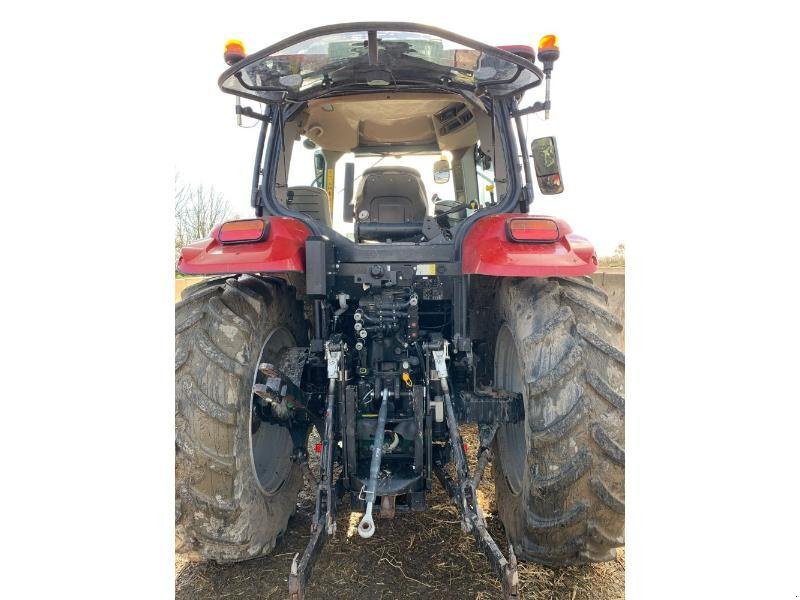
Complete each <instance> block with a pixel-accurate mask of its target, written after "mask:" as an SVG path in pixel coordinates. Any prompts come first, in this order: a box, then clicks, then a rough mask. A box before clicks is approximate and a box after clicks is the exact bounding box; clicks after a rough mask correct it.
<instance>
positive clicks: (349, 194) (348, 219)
mask: <svg viewBox="0 0 800 600" xmlns="http://www.w3.org/2000/svg"><path fill="white" fill-rule="evenodd" d="M355 173H356V165H355V163H351V162H349V163H344V202H343V205H344V206H343V208H342V210H343V213H342V218H343V219H344V222H345V223H352V222H353V212H354V209H353V182H354V181H355Z"/></svg>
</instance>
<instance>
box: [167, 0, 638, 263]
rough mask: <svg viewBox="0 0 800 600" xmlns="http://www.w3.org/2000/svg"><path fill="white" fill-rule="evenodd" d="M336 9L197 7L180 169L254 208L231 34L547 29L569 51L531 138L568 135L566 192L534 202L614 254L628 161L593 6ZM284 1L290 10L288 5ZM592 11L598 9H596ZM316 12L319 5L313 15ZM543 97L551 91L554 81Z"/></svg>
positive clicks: (532, 36)
mask: <svg viewBox="0 0 800 600" xmlns="http://www.w3.org/2000/svg"><path fill="white" fill-rule="evenodd" d="M333 4H335V6H336V9H335V10H334V9H328V10H327V11H326V10H324V9H323V10H315V11H309V12H304V13H303V14H295V15H292V14H287V13H286V12H285V10H284V11H281V12H282V14H280V15H279V17H280V18H275V14H274V12H273V10H274V6H275V5H274V3H264V2H258V3H248V2H241V3H237V5H236V10H235V11H230V14H227V15H221V14H214V15H210V14H203V13H200V14H196V15H194V17H193V19H192V20H191V32H188V33H187V32H184V33H183V34H182V36H181V38H182V40H184V43H183V44H182V46H183V47H182V50H186V55H185V56H184V57H183V59H182V60H181V61H180V64H181V69H180V72H179V73H176V76H177V77H179V78H180V86H181V89H182V90H183V92H185V93H186V96H185V98H186V101H185V102H182V103H181V104H182V106H181V110H180V113H179V115H176V119H177V122H176V127H177V128H178V131H177V135H176V136H175V143H176V147H175V148H174V162H175V168H176V169H177V170H178V171H179V172H180V173H181V175H182V177H183V178H184V179H186V180H187V181H189V182H194V183H203V184H205V185H214V186H215V187H216V188H217V189H218V190H219V191H220V192H222V193H223V194H224V195H225V197H226V198H227V199H228V200H229V201H230V203H231V205H232V207H233V211H234V212H235V213H238V214H240V215H242V216H247V215H250V214H251V209H250V205H249V201H250V178H251V175H252V165H253V157H254V152H255V144H256V138H257V128H252V129H242V128H239V127H237V126H236V124H235V116H234V112H233V110H234V98H233V97H232V96H229V95H227V94H223V93H222V92H220V91H219V89H218V88H217V78H218V76H219V75H220V74H221V73H222V71H223V70H224V69H225V64H224V62H223V59H222V52H223V46H224V44H225V41H226V40H227V39H228V38H238V39H241V40H242V41H243V42H244V44H245V47H246V49H247V52H248V53H250V52H255V51H256V50H259V49H261V48H263V47H265V46H267V45H269V44H272V43H274V42H277V41H280V40H281V39H283V38H284V37H287V36H289V35H291V34H293V33H296V32H299V31H302V30H305V29H310V28H312V27H317V26H320V25H326V24H332V23H343V22H351V21H359V20H398V21H410V22H417V23H425V24H429V25H434V26H438V27H441V28H444V29H447V30H450V31H454V32H457V33H460V34H462V35H466V36H468V37H472V38H474V39H477V40H480V41H483V42H486V43H489V44H494V45H502V44H529V45H533V46H535V45H536V44H537V42H538V40H539V38H540V37H541V36H542V35H544V34H547V33H555V34H556V35H558V36H559V45H560V47H561V58H560V59H559V61H558V62H557V63H556V66H555V69H554V73H553V82H552V102H553V110H552V112H551V119H550V120H549V121H544V120H543V118H542V116H541V115H533V116H531V117H529V125H528V139H529V140H530V139H533V138H534V137H540V136H542V135H555V136H556V137H557V140H558V148H559V155H560V158H561V165H562V173H563V176H564V184H565V191H564V193H563V194H560V195H557V196H549V197H547V196H542V195H541V194H539V193H538V190H536V192H535V199H534V204H533V209H532V211H533V212H534V213H537V214H551V215H556V216H560V217H563V218H565V219H566V220H567V221H568V222H569V223H570V224H571V225H572V228H573V230H574V231H575V232H576V233H579V234H581V235H584V236H586V237H588V238H589V239H590V240H592V241H593V242H594V243H595V246H596V247H597V249H598V252H599V253H600V254H601V255H606V254H610V253H612V252H613V250H614V248H615V246H616V245H617V244H618V243H620V242H624V241H625V239H626V236H625V227H624V224H623V219H622V215H621V213H622V212H623V208H624V207H622V206H620V205H619V204H617V203H615V193H614V192H615V189H619V186H620V185H624V180H625V173H624V171H623V170H622V169H623V165H624V161H622V160H620V159H619V158H618V157H614V156H609V155H608V152H604V143H603V141H604V139H606V137H607V136H608V135H609V131H613V129H614V125H613V124H610V123H608V116H607V114H606V111H605V110H604V107H603V104H602V103H603V102H610V101H612V100H613V81H612V79H611V78H610V77H609V76H608V73H607V72H606V71H604V69H603V67H601V65H602V64H605V63H606V62H607V61H605V60H600V58H601V57H600V51H601V48H603V44H604V41H606V39H607V37H606V36H607V32H606V35H604V34H603V32H601V31H599V30H598V29H597V28H596V27H594V26H593V24H592V23H593V22H594V19H593V18H592V15H591V14H590V12H587V10H585V9H584V10H582V16H581V18H580V19H579V20H578V19H576V18H574V15H573V16H571V15H570V14H569V11H565V12H564V13H563V14H558V13H556V12H553V11H550V12H548V11H543V12H539V11H538V9H537V12H536V15H537V18H536V19H535V20H534V19H532V18H530V17H528V18H525V17H524V16H522V17H521V18H509V13H508V12H505V11H504V12H503V13H502V14H499V13H498V14H491V13H490V12H488V11H485V10H484V11H481V12H480V13H477V12H475V11H474V10H459V11H452V14H451V15H445V12H446V11H443V10H441V11H440V10H437V11H431V10H430V6H431V4H430V3H419V2H404V3H403V7H404V10H403V11H402V13H401V14H398V12H397V11H396V10H387V9H386V8H381V6H386V4H383V3H382V4H377V3H376V4H375V10H369V11H366V12H364V11H360V12H359V11H356V10H355V9H351V11H350V12H348V9H347V8H346V7H345V5H344V4H343V3H338V2H337V3H332V5H333ZM279 10H280V9H279ZM589 10H590V11H591V10H592V9H589ZM312 13H313V14H312ZM536 94H537V96H536V97H535V98H534V99H541V97H542V96H543V94H544V86H542V88H541V89H540V90H537V91H536Z"/></svg>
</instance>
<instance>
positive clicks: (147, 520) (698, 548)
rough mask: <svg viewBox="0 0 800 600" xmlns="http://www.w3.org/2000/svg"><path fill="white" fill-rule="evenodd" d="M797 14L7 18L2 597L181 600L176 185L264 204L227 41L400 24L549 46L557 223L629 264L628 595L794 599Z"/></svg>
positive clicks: (766, 7) (754, 8) (485, 11)
mask: <svg viewBox="0 0 800 600" xmlns="http://www.w3.org/2000/svg"><path fill="white" fill-rule="evenodd" d="M22 6H25V8H24V9H21V8H20V7H22ZM790 6H791V5H790V4H789V3H778V2H769V1H762V2H758V3H752V2H750V3H740V2H700V1H697V0H695V1H694V2H682V1H680V0H677V1H670V2H662V3H645V2H628V3H624V2H619V1H612V2H585V3H578V2H569V3H568V2H561V3H558V4H557V5H556V4H555V3H534V2H505V3H480V4H478V3H469V2H463V3H455V2H451V3H442V2H440V3H431V2H429V1H427V2H415V1H412V0H405V1H404V2H402V3H383V4H381V5H378V3H375V2H370V3H356V2H347V3H343V2H329V3H326V4H323V3H318V2H316V3H315V2H302V3H295V2H289V3H279V2H263V1H261V2H253V3H248V2H244V1H242V2H236V3H220V2H215V3H208V4H204V3H201V2H193V3H165V2H159V3H148V2H137V3H130V2H129V3H124V4H123V3H118V4H112V3H89V2H77V3H74V2H73V3H54V2H49V3H27V4H24V5H23V4H21V3H15V4H13V5H9V6H7V7H5V8H4V11H3V19H2V23H0V28H1V30H0V56H2V60H3V70H2V73H3V80H2V81H3V83H2V86H3V90H2V95H0V102H2V109H1V110H0V144H2V156H0V170H1V172H2V183H3V185H2V198H1V200H0V201H1V202H2V207H3V211H2V213H0V214H2V217H1V218H2V225H3V227H2V237H0V244H1V245H0V247H1V248H2V261H3V263H2V264H3V268H4V271H5V277H3V278H2V284H0V286H1V288H0V290H1V291H2V296H0V298H1V300H0V308H1V309H2V310H0V316H2V321H0V327H1V328H2V329H1V330H0V331H2V333H1V334H0V340H1V341H2V343H0V375H1V376H2V380H0V385H1V386H2V387H0V389H1V390H2V393H0V403H2V404H1V405H2V413H0V414H1V415H2V416H1V417H0V428H1V429H0V444H2V446H1V447H0V456H2V458H3V463H2V469H3V471H2V473H3V477H2V482H3V483H2V496H0V498H2V500H0V519H2V523H3V528H2V536H3V537H2V544H0V548H2V549H1V550H0V553H1V556H0V558H1V559H2V563H0V564H2V565H3V568H2V572H3V583H2V587H1V588H0V590H2V591H0V593H1V594H2V595H3V596H4V597H7V598H18V597H61V596H63V597H86V598H108V597H117V598H170V597H172V596H173V594H174V587H173V575H174V563H173V558H172V556H173V555H172V553H173V546H172V544H173V541H172V535H173V518H174V514H173V500H172V494H173V491H172V486H173V475H172V458H173V387H172V378H173V371H172V367H171V364H172V354H173V338H172V329H173V308H172V304H173V280H172V279H173V265H172V263H171V257H172V235H173V224H172V198H171V191H172V190H171V184H172V173H173V170H174V169H175V168H176V167H177V168H180V169H182V170H183V171H184V172H185V173H186V174H187V176H189V175H190V176H191V178H192V179H202V180H203V181H204V182H207V183H216V184H217V185H218V186H219V187H220V188H221V189H222V190H223V191H224V192H225V194H226V195H227V196H229V197H234V196H238V197H241V196H242V195H243V194H244V195H245V197H246V194H247V186H248V185H249V178H250V169H251V159H252V144H253V138H254V135H255V134H254V133H253V130H250V131H246V130H239V129H236V128H235V127H234V126H233V113H232V102H231V98H229V97H227V96H223V95H222V94H221V93H220V92H219V91H218V90H217V87H216V77H217V76H218V74H219V73H220V72H221V71H222V70H223V68H224V65H223V63H222V58H221V57H222V45H223V43H224V41H225V40H226V39H227V38H228V37H240V38H242V39H243V40H245V42H246V44H247V46H248V48H249V49H251V50H255V49H257V48H259V47H262V46H263V45H266V44H268V43H271V42H273V41H275V40H278V39H280V38H282V37H284V36H286V35H288V34H290V33H293V32H296V31H298V30H302V29H306V28H310V27H313V26H317V25H321V24H326V23H335V22H343V21H352V20H368V19H373V20H377V19H387V20H389V19H396V20H409V21H417V22H424V23H429V24H433V25H438V26H441V27H444V28H449V29H452V30H455V31H458V32H460V33H463V34H466V35H469V36H473V37H475V38H478V39H481V40H485V41H487V42H490V43H533V44H535V43H536V40H538V38H539V37H540V36H541V35H542V34H545V33H551V32H554V33H557V34H558V35H559V36H560V40H561V49H562V58H561V60H560V61H559V63H557V64H556V69H555V73H554V82H553V91H554V94H553V101H554V109H553V115H554V119H553V121H552V123H551V124H548V126H550V125H552V127H553V132H554V133H556V134H557V135H558V137H559V149H560V151H561V159H562V163H563V165H564V174H565V182H566V186H567V190H568V192H567V193H565V194H563V195H562V196H561V197H554V198H553V199H552V200H550V202H551V204H550V205H549V206H548V207H547V211H548V212H554V213H556V214H559V215H562V216H565V217H566V218H567V219H568V220H570V221H571V223H572V225H573V227H574V229H575V230H576V232H581V233H583V234H585V235H587V236H589V237H593V238H594V239H596V240H597V242H598V245H600V247H601V248H603V247H604V246H603V245H605V244H607V245H608V246H606V247H610V248H613V245H614V244H615V243H616V242H618V241H625V242H626V244H627V307H626V316H627V324H626V327H627V329H626V351H627V356H628V379H627V383H628V388H627V394H626V397H627V400H628V414H627V434H626V446H627V456H628V467H627V482H626V485H627V503H626V504H627V507H628V511H627V515H626V520H627V525H626V530H627V546H626V573H627V597H628V598H633V599H639V598H645V599H648V600H649V599H653V598H656V599H659V598H670V599H671V598H797V597H798V594H800V577H798V573H797V567H798V549H797V548H798V534H799V533H800V531H799V527H798V518H797V506H798V505H800V498H798V496H799V494H798V471H800V469H798V459H800V456H799V455H800V453H799V452H798V443H797V439H798V435H797V430H798V423H799V422H800V411H798V401H799V400H800V394H799V393H798V389H797V377H796V373H797V370H798V366H797V365H798V354H799V353H798V348H797V340H798V333H800V332H798V317H797V314H798V308H797V306H798V294H797V286H796V284H795V281H796V274H795V271H796V268H795V265H796V264H797V254H798V248H799V246H798V244H797V241H796V240H797V231H798V218H797V217H798V211H797V208H796V206H797V202H798V200H800V197H799V196H800V194H799V193H798V183H797V180H796V179H797V178H796V174H797V172H798V169H797V162H798V153H797V136H798V133H799V132H798V127H797V125H798V123H797V106H798V96H797V90H796V84H795V77H796V76H795V71H796V67H795V64H796V61H797V57H798V55H800V53H798V51H797V47H796V43H795V32H794V31H793V26H794V25H795V24H796V23H797V18H796V15H792V14H790V9H789V7H790ZM21 10H24V14H23V13H22V12H20V11H21Z"/></svg>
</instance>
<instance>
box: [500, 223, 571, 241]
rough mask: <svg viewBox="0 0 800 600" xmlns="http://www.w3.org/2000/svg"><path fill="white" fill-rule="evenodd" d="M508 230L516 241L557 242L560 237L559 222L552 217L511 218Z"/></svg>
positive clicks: (510, 236) (507, 224) (507, 225)
mask: <svg viewBox="0 0 800 600" xmlns="http://www.w3.org/2000/svg"><path fill="white" fill-rule="evenodd" d="M506 230H507V233H508V238H509V239H510V240H512V241H515V242H555V241H556V240H557V239H558V238H559V231H558V224H557V223H556V222H555V221H553V220H552V219H509V220H508V221H507V222H506Z"/></svg>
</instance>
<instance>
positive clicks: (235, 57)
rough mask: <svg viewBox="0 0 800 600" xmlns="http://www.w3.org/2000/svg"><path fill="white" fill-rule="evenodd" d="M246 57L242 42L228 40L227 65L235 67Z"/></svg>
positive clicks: (226, 48) (226, 46) (226, 49)
mask: <svg viewBox="0 0 800 600" xmlns="http://www.w3.org/2000/svg"><path fill="white" fill-rule="evenodd" d="M245 56H246V54H245V51H244V44H243V43H242V42H241V40H228V41H227V42H226V43H225V64H228V65H235V64H236V63H237V62H239V61H240V60H242V59H243V58H244V57H245Z"/></svg>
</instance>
